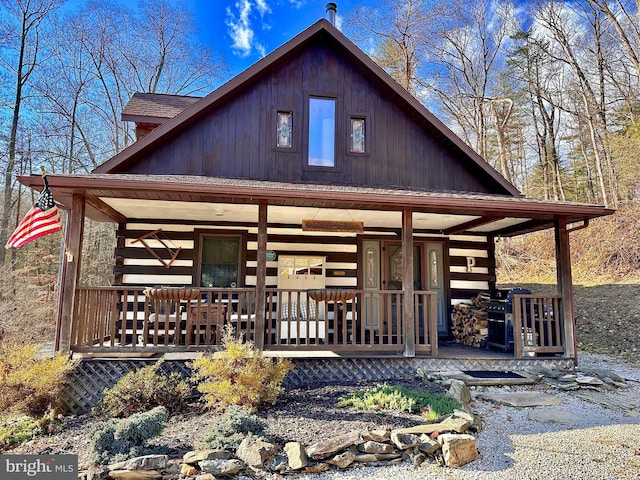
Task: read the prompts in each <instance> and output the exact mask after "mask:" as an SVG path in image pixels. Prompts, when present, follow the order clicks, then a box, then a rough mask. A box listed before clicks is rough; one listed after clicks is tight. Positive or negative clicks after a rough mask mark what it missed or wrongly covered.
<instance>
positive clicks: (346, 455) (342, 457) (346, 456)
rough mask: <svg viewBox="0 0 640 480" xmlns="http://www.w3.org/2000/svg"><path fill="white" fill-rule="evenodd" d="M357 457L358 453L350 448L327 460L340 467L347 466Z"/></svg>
mask: <svg viewBox="0 0 640 480" xmlns="http://www.w3.org/2000/svg"><path fill="white" fill-rule="evenodd" d="M355 459H356V454H355V453H353V451H352V450H351V449H349V450H345V451H344V452H342V453H340V454H338V455H334V456H333V457H332V458H331V459H329V460H326V462H327V463H328V464H330V465H335V466H336V467H338V468H347V467H348V466H349V465H351V464H352V463H353V462H354V460H355Z"/></svg>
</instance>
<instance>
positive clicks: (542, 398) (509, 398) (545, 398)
mask: <svg viewBox="0 0 640 480" xmlns="http://www.w3.org/2000/svg"><path fill="white" fill-rule="evenodd" d="M478 397H479V398H481V399H482V400H486V401H488V402H493V403H498V404H502V405H508V406H510V407H539V406H555V405H560V404H561V403H562V399H561V398H558V397H555V396H553V395H546V394H544V393H535V392H509V393H481V394H480V395H478Z"/></svg>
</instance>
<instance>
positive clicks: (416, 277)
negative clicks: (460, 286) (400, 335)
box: [382, 242, 449, 336]
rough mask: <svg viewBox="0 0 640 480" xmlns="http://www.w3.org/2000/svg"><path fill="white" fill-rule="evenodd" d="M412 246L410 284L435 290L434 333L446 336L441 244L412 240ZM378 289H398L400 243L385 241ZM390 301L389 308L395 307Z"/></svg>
mask: <svg viewBox="0 0 640 480" xmlns="http://www.w3.org/2000/svg"><path fill="white" fill-rule="evenodd" d="M413 248H414V250H413V288H414V290H429V291H432V292H436V293H437V311H438V335H439V336H447V335H448V333H449V332H448V328H447V309H446V305H445V299H446V296H445V285H444V268H443V259H444V244H443V243H442V242H415V243H414V247H413ZM382 256H383V259H384V260H383V265H384V268H383V269H382V289H383V290H402V245H401V244H400V243H385V244H384V247H383V255H382ZM396 298H397V297H396ZM395 307H396V306H395V305H393V311H394V312H395V311H396V308H395Z"/></svg>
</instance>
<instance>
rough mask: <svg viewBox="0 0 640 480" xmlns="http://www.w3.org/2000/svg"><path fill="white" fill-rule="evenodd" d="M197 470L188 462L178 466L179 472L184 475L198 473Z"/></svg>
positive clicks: (188, 475)
mask: <svg viewBox="0 0 640 480" xmlns="http://www.w3.org/2000/svg"><path fill="white" fill-rule="evenodd" d="M198 472H199V470H198V468H197V467H195V466H193V465H190V464H188V463H183V464H182V466H181V467H180V474H181V475H182V476H184V477H190V476H192V475H195V474H196V473H198Z"/></svg>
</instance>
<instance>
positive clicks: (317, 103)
mask: <svg viewBox="0 0 640 480" xmlns="http://www.w3.org/2000/svg"><path fill="white" fill-rule="evenodd" d="M335 144H336V101H335V100H334V99H331V98H317V97H311V98H309V157H308V163H309V165H312V166H318V167H335V164H336V160H335Z"/></svg>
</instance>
